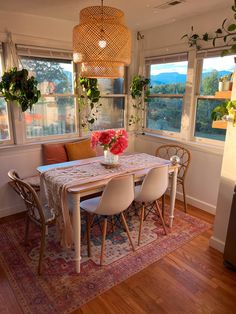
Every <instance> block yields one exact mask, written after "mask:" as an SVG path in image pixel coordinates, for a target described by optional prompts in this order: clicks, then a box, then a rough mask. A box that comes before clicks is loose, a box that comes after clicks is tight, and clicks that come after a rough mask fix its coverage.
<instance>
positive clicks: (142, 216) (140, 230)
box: [138, 205, 145, 245]
mask: <svg viewBox="0 0 236 314" xmlns="http://www.w3.org/2000/svg"><path fill="white" fill-rule="evenodd" d="M144 211H145V208H144V205H143V206H142V209H141V216H140V225H139V234H138V245H140V240H141V233H142V226H143V219H144Z"/></svg>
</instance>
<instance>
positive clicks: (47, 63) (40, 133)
mask: <svg viewBox="0 0 236 314" xmlns="http://www.w3.org/2000/svg"><path fill="white" fill-rule="evenodd" d="M21 63H22V66H23V67H24V68H26V69H27V70H28V71H29V72H30V74H31V75H33V76H35V78H36V80H37V81H38V88H39V89H40V91H41V98H40V100H39V101H38V103H37V104H35V105H34V106H33V108H32V110H31V111H30V110H27V111H26V113H25V114H24V119H25V133H26V134H25V135H26V138H27V139H32V138H37V137H45V136H61V135H65V134H75V133H76V132H77V123H76V101H75V95H74V88H73V64H72V62H71V61H70V60H64V59H62V60H59V59H49V58H39V57H27V56H21Z"/></svg>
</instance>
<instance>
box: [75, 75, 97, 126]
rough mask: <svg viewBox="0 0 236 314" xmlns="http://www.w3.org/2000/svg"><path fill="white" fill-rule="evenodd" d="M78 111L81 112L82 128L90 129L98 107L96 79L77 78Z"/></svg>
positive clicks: (95, 118)
mask: <svg viewBox="0 0 236 314" xmlns="http://www.w3.org/2000/svg"><path fill="white" fill-rule="evenodd" d="M79 86H80V88H79V111H80V112H83V115H82V127H83V128H88V129H91V126H92V125H93V124H94V123H95V121H96V120H97V115H98V113H99V107H101V106H102V104H101V103H99V100H100V91H99V89H98V82H97V79H96V78H87V77H79Z"/></svg>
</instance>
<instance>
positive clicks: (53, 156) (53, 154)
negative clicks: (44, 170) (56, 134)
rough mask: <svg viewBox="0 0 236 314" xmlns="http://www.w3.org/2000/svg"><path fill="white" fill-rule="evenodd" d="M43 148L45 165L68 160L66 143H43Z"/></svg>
mask: <svg viewBox="0 0 236 314" xmlns="http://www.w3.org/2000/svg"><path fill="white" fill-rule="evenodd" d="M42 148H43V159H44V160H43V163H44V165H51V164H57V163H60V162H66V161H68V157H67V153H66V149H65V144H64V143H56V144H43V145H42Z"/></svg>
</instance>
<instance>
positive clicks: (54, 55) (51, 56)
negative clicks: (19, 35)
mask: <svg viewBox="0 0 236 314" xmlns="http://www.w3.org/2000/svg"><path fill="white" fill-rule="evenodd" d="M17 48H18V50H17V52H18V56H19V59H21V58H24V57H27V58H30V57H31V58H32V59H34V58H36V59H39V60H40V59H48V60H54V61H57V62H59V61H61V62H63V61H67V62H68V61H69V62H70V63H71V66H72V93H71V94H70V93H66V94H54V93H53V94H51V93H48V94H41V98H44V97H48V98H50V97H52V98H53V97H72V98H74V99H75V128H76V131H75V133H65V134H55V135H43V136H36V137H32V138H27V132H26V123H25V118H24V114H22V120H23V124H22V139H23V143H25V144H28V143H35V142H37V141H40V142H45V141H52V140H63V139H73V138H78V136H79V134H80V131H79V129H80V128H79V117H78V116H79V114H78V97H77V94H76V93H75V86H74V85H75V84H74V77H75V74H76V72H75V70H76V69H75V66H74V63H73V61H72V53H70V52H68V51H64V50H63V51H62V52H61V51H60V50H59V49H55V50H54V49H53V50H48V49H43V48H40V47H34V46H33V47H28V46H17ZM25 51H28V55H27V54H26V53H24V52H25ZM34 51H36V52H37V51H39V52H41V53H42V55H39V54H40V53H39V54H37V53H36V52H34ZM49 51H50V53H49ZM60 53H61V54H62V56H61V58H59V55H60ZM70 55H71V59H68V57H69V56H70Z"/></svg>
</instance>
